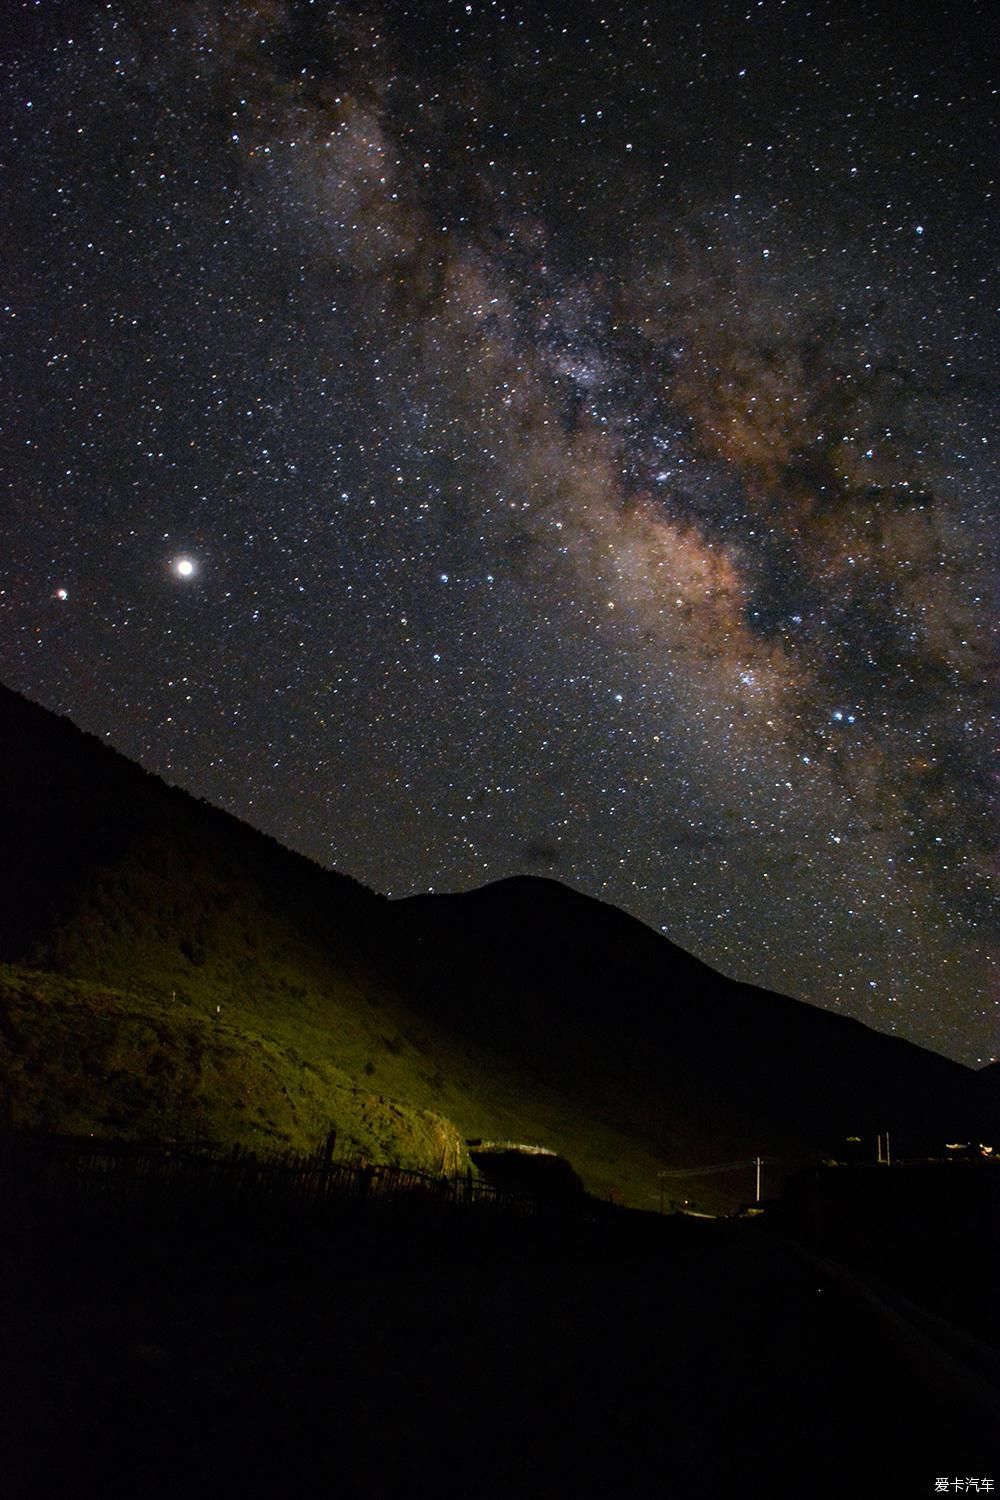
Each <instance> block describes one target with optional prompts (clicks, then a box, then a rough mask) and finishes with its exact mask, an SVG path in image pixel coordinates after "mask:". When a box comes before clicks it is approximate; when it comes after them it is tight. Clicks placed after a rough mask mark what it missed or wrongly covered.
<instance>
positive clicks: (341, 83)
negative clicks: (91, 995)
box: [0, 0, 998, 1062]
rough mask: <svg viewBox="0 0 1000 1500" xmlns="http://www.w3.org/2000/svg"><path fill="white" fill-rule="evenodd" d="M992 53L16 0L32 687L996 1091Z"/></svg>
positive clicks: (135, 739) (565, 13)
mask: <svg viewBox="0 0 1000 1500" xmlns="http://www.w3.org/2000/svg"><path fill="white" fill-rule="evenodd" d="M988 12H989V6H988V5H987V4H986V0H982V3H981V4H980V3H972V0H970V3H961V0H960V3H958V4H957V5H953V6H948V7H941V8H940V21H939V24H937V23H934V22H933V21H927V20H926V18H924V19H923V20H922V21H921V22H920V24H919V25H918V24H917V23H916V22H915V21H914V23H913V24H912V25H908V27H907V28H906V30H905V33H904V32H902V31H901V30H900V28H899V25H898V22H899V18H900V12H899V10H898V8H897V7H896V6H894V5H890V4H889V3H888V0H886V3H885V4H881V3H875V0H869V3H858V4H852V5H849V6H845V5H843V4H840V3H837V0H814V3H810V4H806V3H805V0H744V3H742V4H732V3H726V0H710V3H707V4H704V5H701V4H699V5H689V4H682V3H680V0H676V3H675V0H668V3H652V0H651V3H649V4H617V5H611V6H607V7H604V6H601V5H597V4H593V3H590V0H579V3H577V4H574V5H568V4H567V5H565V6H560V5H556V4H550V3H540V4H532V3H529V0H522V3H514V0H512V3H509V4H508V3H506V0H492V3H487V0H471V3H454V0H432V3H425V0H421V3H419V4H417V3H411V4H394V3H383V4H378V3H373V4H372V5H370V6H362V5H360V4H313V3H307V0H258V3H251V0H184V3H177V4H174V5H169V6H147V5H145V4H141V3H140V0H111V3H108V4H104V5H90V4H87V5H75V4H69V3H58V0H34V3H28V0H23V3H22V4H21V5H20V6H19V8H18V9H17V19H16V23H13V24H10V25H9V27H8V35H7V38H6V41H5V43H4V45H5V48H6V52H7V59H6V61H7V67H6V68H5V70H4V82H3V105H4V110H5V119H6V127H5V131H4V147H3V156H4V162H3V166H4V171H3V178H2V180H3V185H4V192H5V201H4V214H5V222H6V224H7V226H8V230H7V245H6V256H5V260H6V274H5V278H4V281H5V291H4V295H3V299H2V301H3V306H2V318H3V342H2V345H0V358H2V371H3V382H4V394H3V406H2V424H3V437H2V441H3V448H4V469H5V472H6V476H7V479H6V483H7V485H8V489H7V493H6V499H5V504H4V509H3V513H2V514H3V547H2V553H0V674H2V676H3V678H4V680H6V681H7V682H8V683H10V684H11V685H12V686H14V687H16V688H18V689H20V690H22V691H24V692H26V693H27V694H29V695H30V696H31V697H33V698H35V699H37V700H38V701H40V702H42V703H43V704H45V705H46V706H48V707H51V708H54V709H57V710H59V711H61V712H65V713H68V714H69V715H70V716H71V717H73V718H74V719H75V720H76V721H77V722H78V723H80V724H81V725H83V726H84V727H85V728H88V729H90V730H92V731H94V732H96V733H99V734H101V735H102V736H105V737H106V738H107V739H108V740H109V741H110V742H111V743H112V744H114V745H116V746H117V747H118V748H120V749H121V750H123V751H124V752H125V753H126V754H128V755H131V756H133V757H135V758H137V759H139V760H141V761H142V762H143V763H144V764H145V765H147V766H149V767H150V768H151V769H153V770H155V771H157V772H159V773H160V774H162V775H164V776H166V777H167V778H168V779H170V780H173V781H176V782H178V783H180V784H181V785H183V786H185V787H187V788H189V789H190V790H192V791H193V792H195V793H196V794H198V795H200V796H204V797H206V798H208V799H210V800H211V801H213V802H216V803H219V804H221V805H223V806H225V807H227V808H229V809H230V810H232V811H233V812H236V813H237V814H239V815H240V816H241V817H244V818H246V819H247V820H249V821H250V822H252V823H254V824H256V825H257V826H259V827H261V828H264V829H266V830H267V831H268V832H270V833H273V834H274V835H275V836H276V837H278V838H279V839H281V840H282V841H283V842H286V843H288V844H290V845H292V846H294V847H296V848H299V849H301V850H303V851H304V852H305V853H307V854H309V855H311V856H312V857H314V858H315V859H317V860H320V861H321V862H323V863H325V864H328V865H332V866H334V867H336V868H338V869H340V870H343V871H346V872H349V873H351V874H353V875H355V876H357V877H358V878H360V879H362V880H364V881H365V882H367V883H368V884H370V885H372V886H374V887H376V888H377V889H380V890H384V891H389V892H390V893H391V894H393V895H404V894H409V893H411V892H415V891H421V890H428V889H436V890H444V889H459V888H464V887H467V886H470V885H476V884H482V883H484V882H486V881H488V880H492V879H496V878H499V877H501V876H503V875H507V874H511V873H514V872H516V871H530V872H535V873H540V874H550V875H552V876H554V877H555V878H558V879H561V880H564V881H566V882H568V883H570V884H572V885H575V886H577V887H578V888H580V889H582V890H584V891H587V892H590V893H591V894H594V895H597V896H600V897H602V898H604V899H607V900H610V901H613V902H615V903H617V904H619V905H621V906H623V907H625V908H626V909H628V910H630V911H632V912H634V913H635V914H636V915H638V916H640V917H642V918H643V919H644V920H645V921H647V922H649V923H650V924H651V925H653V926H655V927H657V928H659V929H661V930H662V931H664V932H666V933H667V934H668V935H669V936H670V937H671V938H672V939H673V940H674V941H676V942H678V943H680V944H682V945H683V946H684V947H686V948H688V949H690V950H691V951H693V952H695V953H697V954H699V955H700V956H702V957H704V958H706V959H707V960H708V961H709V962H711V963H713V964H715V965H716V966H717V967H719V968H721V969H723V970H725V971H726V972H728V973H730V974H734V975H736V976H737V977H740V978H745V979H750V980H753V981H755V982H757V983H761V984H765V985H768V986H771V987H772V988H776V989H779V990H783V991H786V992H788V993H792V994H795V995H798V996H801V997H802V998H804V999H808V1000H811V1001H814V1002H816V1003H818V1004H822V1005H826V1006H829V1007H832V1008H835V1009H839V1010H842V1011H845V1012H847V1013H849V1014H852V1015H855V1016H857V1017H858V1018H859V1019H861V1020H863V1021H866V1022H868V1023H869V1024H871V1025H874V1026H876V1027H879V1028H881V1029H884V1030H892V1031H896V1032H898V1033H899V1034H900V1035H904V1036H908V1037H911V1038H913V1039H914V1040H917V1041H920V1042H922V1043H924V1044H925V1045H930V1046H933V1047H936V1048H937V1049H938V1050H941V1051H945V1052H949V1053H951V1054H952V1055H954V1056H956V1057H959V1058H961V1059H962V1060H964V1061H968V1062H976V1061H977V1060H981V1061H986V1060H987V1059H988V1057H989V1056H991V1055H992V1054H993V1053H994V1052H995V1051H996V1050H998V1048H997V1033H996V1026H997V1001H996V995H995V990H994V988H993V985H992V983H991V975H992V972H993V971H992V969H991V962H992V959H993V957H994V955H995V947H994V937H995V929H994V928H993V927H992V918H993V916H994V915H995V907H994V906H993V905H992V901H993V897H994V896H995V887H993V886H992V880H993V865H994V855H995V846H994V839H993V835H994V831H995V821H994V817H991V811H992V812H993V813H994V815H995V810H993V809H991V804H990V793H991V790H992V786H991V771H992V767H991V764H990V762H989V760H988V754H989V747H990V745H991V741H992V740H993V739H994V737H995V729H996V697H995V677H994V676H993V667H994V664H995V658H994V657H993V647H994V635H993V628H992V627H993V624H994V620H995V594H994V586H995V577H996V572H995V569H996V563H997V559H996V553H995V536H996V516H995V513H994V514H992V515H991V512H990V503H991V501H992V500H993V499H994V497H995V494H996V467H995V454H996V445H995V442H994V435H995V434H994V428H993V424H992V421H991V416H992V413H991V409H990V408H991V397H992V395H993V391H994V390H995V381H996V374H997V360H996V345H995V342H991V338H990V315H991V313H992V312H993V310H994V309H995V306H996V292H997V288H996V285H995V280H994V263H995V248H994V247H995V243H996V239H995V218H994V216H993V212H992V197H991V193H992V186H993V184H992V181H991V175H990V170H991V164H992V163H991V155H992V153H991V139H992V136H991V131H990V128H989V118H990V117H989V108H990V104H991V101H992V98H993V95H994V94H995V90H993V89H992V88H991V84H990V79H989V77H988V74H987V69H986V63H985V61H984V59H985V58H987V57H988V55H989V47H988V45H987V35H988V25H987V21H988Z"/></svg>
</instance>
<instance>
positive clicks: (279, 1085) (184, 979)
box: [0, 803, 660, 1207]
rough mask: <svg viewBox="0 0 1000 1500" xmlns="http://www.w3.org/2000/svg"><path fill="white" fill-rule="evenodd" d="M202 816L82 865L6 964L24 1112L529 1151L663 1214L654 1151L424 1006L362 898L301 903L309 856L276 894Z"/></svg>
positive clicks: (2, 1033) (13, 1060)
mask: <svg viewBox="0 0 1000 1500" xmlns="http://www.w3.org/2000/svg"><path fill="white" fill-rule="evenodd" d="M202 811H203V810H202V809H200V808H198V807H197V805H195V804H192V803H185V804H183V805H182V807H181V814H182V815H181V816H180V817H179V818H175V819H174V821H173V825H172V827H171V829H170V832H169V834H164V833H163V832H162V831H156V830H155V829H154V830H152V831H150V832H147V833H146V834H144V836H142V837H141V838H140V839H139V840H138V841H137V842H135V843H134V844H133V845H132V847H131V848H130V850H129V851H128V852H127V853H126V854H125V855H124V857H121V858H119V859H117V860H116V861H115V862H114V863H113V864H110V865H106V866H103V867H98V868H96V869H95V870H94V871H93V872H92V874H91V875H90V876H89V877H88V879H87V882H86V884H85V886H84V888H83V890H82V892H81V893H80V894H79V897H78V899H77V900H76V902H75V903H74V907H73V910H72V913H71V914H70V915H68V917H67V918H66V920H64V921H63V922H62V924H61V925H60V926H59V927H58V928H57V929H56V930H55V931H54V932H52V933H51V934H50V936H49V937H48V938H47V939H46V941H45V942H44V943H39V944H36V946H35V950H34V953H33V954H32V955H30V957H29V956H28V955H26V957H28V958H29V962H30V963H31V964H32V967H31V968H25V967H20V966H16V967H2V968H0V1067H2V1070H3V1073H4V1075H6V1077H7V1079H8V1085H9V1097H10V1100H11V1104H12V1107H13V1111H14V1115H15V1118H16V1119H18V1120H19V1121H24V1122H25V1123H27V1122H32V1123H40V1124H42V1123H43V1124H45V1125H46V1126H47V1127H48V1128H50V1129H53V1130H57V1131H67V1132H69V1131H73V1132H79V1131H84V1132H87V1131H94V1132H95V1133H97V1134H101V1135H126V1136H137V1137H142V1136H166V1137H168V1138H174V1139H191V1138H207V1139H211V1140H215V1141H218V1142H222V1143H227V1144H228V1143H237V1142H238V1143H241V1144H244V1145H248V1146H251V1147H254V1148H256V1149H265V1150H266V1149H272V1148H281V1147H284V1146H291V1147H294V1148H296V1149H300V1150H303V1149H312V1148H313V1147H315V1146H316V1145H318V1144H319V1143H321V1142H322V1141H323V1139H324V1138H325V1136H326V1134H327V1132H328V1131H329V1130H330V1129H331V1128H335V1129H336V1130H337V1132H338V1139H339V1141H340V1143H341V1144H342V1145H343V1146H345V1147H347V1148H349V1149H355V1150H358V1151H360V1152H363V1153H364V1154H365V1155H367V1156H369V1157H370V1158H372V1159H374V1160H388V1161H398V1162H400V1163H401V1164H403V1165H412V1166H423V1167H428V1168H431V1169H433V1170H437V1169H439V1168H440V1167H441V1166H442V1165H444V1166H445V1167H447V1168H448V1169H449V1170H455V1169H457V1168H462V1167H464V1166H465V1165H466V1164H467V1161H468V1159H467V1157H466V1155H465V1152H464V1147H463V1144H462V1143H463V1140H464V1138H465V1137H467V1136H484V1137H503V1138H513V1139H523V1140H528V1141H536V1142H540V1143H543V1144H545V1145H547V1146H549V1147H551V1148H552V1149H555V1150H556V1151H559V1152H560V1153H561V1154H564V1155H566V1156H568V1157H569V1158H570V1159H571V1161H572V1162H573V1164H574V1166H575V1167H576V1168H577V1170H578V1171H579V1172H580V1174H581V1175H582V1176H583V1178H584V1180H585V1182H586V1185H587V1186H588V1188H589V1189H590V1190H592V1191H594V1192H597V1193H599V1194H601V1195H602V1196H603V1195H605V1194H607V1193H608V1192H609V1191H614V1192H616V1193H618V1194H620V1195H621V1196H622V1197H623V1198H624V1201H626V1202H630V1203H633V1204H635V1205H636V1206H645V1207H649V1206H652V1205H653V1204H654V1203H655V1201H656V1200H657V1182H656V1172H657V1169H658V1167H659V1165H660V1163H659V1162H658V1161H657V1160H656V1158H655V1153H654V1152H653V1151H652V1150H651V1148H650V1147H649V1145H648V1144H647V1143H645V1142H643V1141H642V1140H641V1139H639V1138H637V1137H635V1136H631V1135H628V1134H623V1133H622V1132H620V1131H616V1130H614V1129H612V1128H610V1127H609V1126H608V1125H607V1124H605V1123H602V1122H600V1121H598V1120H594V1119H592V1118H591V1117H590V1115H589V1113H588V1111H587V1110H586V1108H585V1107H584V1106H582V1105H581V1104H580V1103H578V1102H573V1101H570V1100H568V1099H567V1098H565V1097H562V1096H561V1095H559V1094H558V1093H555V1092H553V1091H551V1090H549V1089H547V1088H546V1087H545V1086H544V1084H543V1083H541V1082H538V1081H537V1080H526V1079H525V1077H524V1075H523V1074H522V1073H521V1072H520V1071H519V1070H516V1069H515V1068H514V1067H513V1066H512V1065H511V1064H510V1063H507V1062H504V1061H503V1060H501V1059H500V1058H499V1057H498V1056H496V1055H495V1054H494V1053H492V1052H491V1051H490V1050H489V1049H487V1048H484V1047H481V1046H477V1045H476V1044H474V1043H469V1042H467V1041H465V1040H464V1039H463V1038H461V1037H460V1036H458V1035H457V1034H455V1033H454V1032H453V1031H451V1030H450V1029H448V1028H447V1027H445V1026H443V1025H440V1024H435V1023H433V1022H430V1021H428V1020H427V1019H425V1018H421V1017H420V1016H418V1015H416V1014H415V1013H414V1012H413V1011H412V1010H411V1009H410V1008H409V1007H407V1005H406V1004H405V1003H404V1001H403V1000H401V998H400V997H399V995H398V993H397V992H396V991H395V990H394V989H393V988H392V986H391V985H390V984H389V983H388V982H387V981H385V980H384V979H383V978H381V977H380V975H379V973H378V972H377V969H376V968H375V967H374V966H373V965H372V964H371V963H370V962H369V961H368V959H367V958H366V957H365V943H364V942H362V941H361V940H360V938H358V937H357V936H356V934H355V933H354V932H353V931H352V925H353V924H355V923H356V922H357V921H359V920H360V921H361V923H362V924H363V923H364V921H365V920H366V911H365V908H364V905H363V904H362V906H361V907H360V908H359V909H358V911H354V910H350V911H348V912H347V914H346V916H345V915H343V914H338V913H337V912H336V909H335V908H334V909H333V911H332V913H331V911H330V908H329V907H327V908H326V910H325V911H322V910H321V911H320V912H319V913H317V912H316V911H313V910H311V909H310V908H311V896H310V891H309V886H310V882H311V879H312V871H311V868H310V867H305V862H301V864H298V865H296V866H292V865H290V866H289V867H288V871H290V872H291V876H289V873H288V871H283V876H284V885H283V889H284V896H279V897H277V898H276V897H275V893H274V891H272V890H268V889H267V883H268V880H269V878H270V876H269V872H268V871H267V869H266V868H265V869H264V876H263V880H262V878H261V870H260V869H255V868H254V861H253V858H250V859H249V860H248V858H247V854H246V850H245V849H243V848H242V847H241V846H240V843H239V841H238V840H237V841H236V842H235V843H230V844H229V845H227V844H226V842H225V841H223V842H222V843H221V845H220V844H219V843H216V842H212V843H211V844H209V843H207V842H206V841H205V837H204V833H205V831H204V828H203V827H202V826H201V816H202ZM185 813H186V814H187V815H188V816H187V817H186V816H185ZM286 858H289V859H290V858H291V857H290V856H286ZM296 871H297V872H298V873H297V874H296ZM318 873H319V872H316V874H317V875H318ZM298 875H300V876H301V877H302V880H303V885H302V888H301V889H296V884H295V881H296V878H298ZM350 894H351V893H350V892H349V891H346V892H345V896H348V897H349V896H350ZM365 899H366V900H368V901H370V902H373V903H376V905H377V908H378V909H377V916H381V914H382V913H381V903H378V902H377V898H374V897H366V898H365ZM347 904H348V906H350V904H351V903H350V901H348V903H347ZM328 915H332V920H329V921H328V920H327V917H328ZM338 923H339V925H338ZM4 1018H6V1019H5V1020H4Z"/></svg>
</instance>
